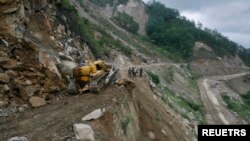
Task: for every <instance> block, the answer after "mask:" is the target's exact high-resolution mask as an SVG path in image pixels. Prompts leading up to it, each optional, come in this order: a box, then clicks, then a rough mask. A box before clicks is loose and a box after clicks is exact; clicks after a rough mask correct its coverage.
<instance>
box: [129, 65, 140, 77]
mask: <svg viewBox="0 0 250 141" xmlns="http://www.w3.org/2000/svg"><path fill="white" fill-rule="evenodd" d="M137 73H139V76H140V77H142V74H143V69H142V67H140V68H137V67H130V68H128V77H136V76H137Z"/></svg>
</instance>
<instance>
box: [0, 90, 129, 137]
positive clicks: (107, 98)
mask: <svg viewBox="0 0 250 141" xmlns="http://www.w3.org/2000/svg"><path fill="white" fill-rule="evenodd" d="M124 95H125V94H124V93H123V92H121V91H119V89H118V88H115V87H110V88H108V89H106V90H105V91H104V92H103V93H101V94H98V95H97V94H83V95H76V96H69V97H66V96H65V97H63V99H60V100H58V101H57V102H54V103H51V104H50V105H47V106H44V107H41V108H34V109H30V110H28V111H25V112H24V113H21V114H19V115H18V116H12V117H6V118H0V132H1V136H0V140H7V139H8V138H10V137H13V136H26V137H27V138H28V139H29V140H32V141H45V140H51V141H57V140H64V139H66V138H74V133H73V130H72V126H73V124H74V123H82V121H81V118H82V117H83V116H85V115H86V114H88V113H90V112H92V111H93V110H95V109H98V108H106V109H107V110H108V112H107V113H106V114H105V116H104V117H102V118H101V119H100V120H99V121H98V122H99V127H98V126H96V124H95V123H93V125H94V126H92V128H93V130H94V131H95V136H96V138H97V139H98V140H109V138H112V136H113V133H112V131H113V130H112V129H110V128H111V127H112V118H109V116H110V112H109V110H110V109H112V107H113V106H114V104H115V103H114V102H113V101H112V99H113V98H115V99H116V100H118V101H119V100H120V101H121V100H123V96H124ZM100 125H103V126H104V127H102V128H100ZM105 128H108V130H105Z"/></svg>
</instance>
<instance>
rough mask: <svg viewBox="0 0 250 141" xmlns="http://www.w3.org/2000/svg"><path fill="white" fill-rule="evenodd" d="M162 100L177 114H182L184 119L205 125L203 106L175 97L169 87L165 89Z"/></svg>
mask: <svg viewBox="0 0 250 141" xmlns="http://www.w3.org/2000/svg"><path fill="white" fill-rule="evenodd" d="M161 99H162V100H163V101H164V102H165V103H168V104H169V106H171V107H172V108H173V109H175V110H176V111H177V112H179V113H181V115H182V116H183V117H184V118H186V119H189V120H193V121H197V122H199V123H200V124H205V119H204V113H203V109H202V105H199V104H197V103H195V102H194V101H190V100H186V99H184V98H183V97H181V96H177V95H175V94H174V92H172V91H171V90H170V89H168V88H167V87H164V89H163V94H162V97H161Z"/></svg>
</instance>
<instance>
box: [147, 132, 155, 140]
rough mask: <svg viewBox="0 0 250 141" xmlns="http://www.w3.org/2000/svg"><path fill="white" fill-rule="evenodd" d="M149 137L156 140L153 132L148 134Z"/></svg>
mask: <svg viewBox="0 0 250 141" xmlns="http://www.w3.org/2000/svg"><path fill="white" fill-rule="evenodd" d="M148 137H149V138H150V139H151V140H154V139H155V134H154V133H153V132H148Z"/></svg>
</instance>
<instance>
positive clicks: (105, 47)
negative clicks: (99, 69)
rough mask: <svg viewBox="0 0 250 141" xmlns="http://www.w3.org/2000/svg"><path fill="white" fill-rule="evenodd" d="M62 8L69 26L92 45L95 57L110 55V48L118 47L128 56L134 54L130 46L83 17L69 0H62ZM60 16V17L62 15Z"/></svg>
mask: <svg viewBox="0 0 250 141" xmlns="http://www.w3.org/2000/svg"><path fill="white" fill-rule="evenodd" d="M61 10H62V11H61V12H62V13H63V14H65V15H67V18H68V20H69V21H70V22H69V23H70V25H69V28H71V29H72V30H73V31H74V32H75V33H76V34H78V35H80V36H81V37H82V39H83V40H84V41H85V42H86V43H87V44H88V45H89V46H90V48H91V51H92V52H93V54H94V55H95V57H97V58H102V57H103V56H108V55H109V52H110V49H117V50H119V51H121V52H123V53H124V54H125V55H127V56H130V55H131V54H132V50H131V49H130V48H129V47H126V46H124V45H123V44H122V43H121V42H120V41H119V40H115V39H113V38H112V37H111V36H110V35H109V34H108V33H107V32H106V31H105V30H104V29H103V28H101V27H99V26H96V25H94V24H92V23H90V22H89V21H88V20H87V19H85V18H83V17H81V15H80V14H79V13H78V12H77V10H76V9H75V8H74V7H73V6H72V5H70V3H69V1H68V0H61ZM58 18H59V19H60V17H58ZM95 32H99V33H100V34H101V37H100V38H97V37H95V35H94V33H95Z"/></svg>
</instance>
